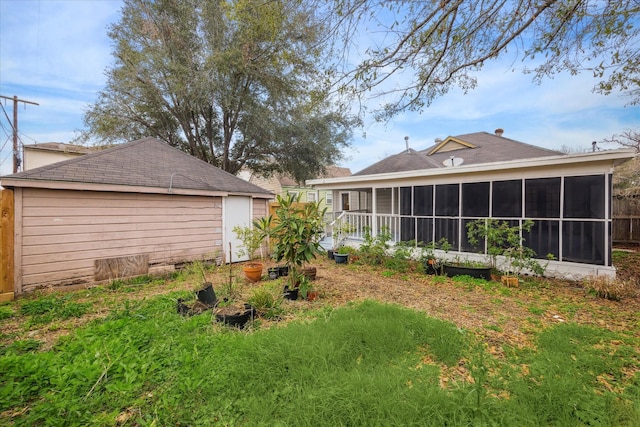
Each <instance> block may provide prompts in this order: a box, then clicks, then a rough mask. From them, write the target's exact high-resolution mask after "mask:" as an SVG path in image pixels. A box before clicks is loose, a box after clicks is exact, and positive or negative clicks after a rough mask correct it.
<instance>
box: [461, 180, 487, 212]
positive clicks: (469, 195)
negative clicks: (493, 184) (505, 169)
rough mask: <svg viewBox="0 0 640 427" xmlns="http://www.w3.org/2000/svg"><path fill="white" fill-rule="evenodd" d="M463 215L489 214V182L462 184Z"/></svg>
mask: <svg viewBox="0 0 640 427" xmlns="http://www.w3.org/2000/svg"><path fill="white" fill-rule="evenodd" d="M462 216H470V217H488V216H489V183H488V182H474V183H469V184H462Z"/></svg>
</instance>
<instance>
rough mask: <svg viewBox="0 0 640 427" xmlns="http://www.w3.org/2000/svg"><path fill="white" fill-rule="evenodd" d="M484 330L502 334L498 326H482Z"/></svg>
mask: <svg viewBox="0 0 640 427" xmlns="http://www.w3.org/2000/svg"><path fill="white" fill-rule="evenodd" d="M484 328H485V329H488V330H490V331H496V332H502V328H501V327H500V326H498V325H484Z"/></svg>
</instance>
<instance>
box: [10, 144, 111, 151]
mask: <svg viewBox="0 0 640 427" xmlns="http://www.w3.org/2000/svg"><path fill="white" fill-rule="evenodd" d="M22 147H23V148H24V149H25V150H38V151H55V152H62V153H76V154H87V153H91V152H92V151H96V150H99V149H100V148H101V147H85V146H82V145H74V144H65V143H63V142H42V143H40V144H25V145H23V146H22Z"/></svg>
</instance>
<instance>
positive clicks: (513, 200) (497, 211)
mask: <svg viewBox="0 0 640 427" xmlns="http://www.w3.org/2000/svg"><path fill="white" fill-rule="evenodd" d="M492 194H493V200H492V204H491V214H492V216H493V217H496V218H509V217H511V218H513V217H516V218H518V217H521V216H522V180H521V179H514V180H510V181H494V183H493V191H492Z"/></svg>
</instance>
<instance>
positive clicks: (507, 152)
mask: <svg viewBox="0 0 640 427" xmlns="http://www.w3.org/2000/svg"><path fill="white" fill-rule="evenodd" d="M561 154H562V153H561V152H559V151H554V150H549V149H546V148H541V147H536V146H534V145H529V144H525V143H523V142H519V141H515V140H513V139H509V138H505V137H503V136H501V134H491V133H488V132H476V133H469V134H464V135H459V136H450V137H448V138H446V139H445V140H443V141H440V142H438V143H436V144H435V145H433V146H431V147H429V148H427V149H425V150H420V151H416V150H413V149H408V150H404V151H403V152H401V153H398V154H395V155H392V156H389V157H387V158H385V159H382V160H381V161H379V162H377V163H374V164H373V165H371V166H368V167H366V168H365V169H363V170H361V171H359V172H357V173H354V175H358V176H359V175H377V174H383V173H390V172H405V171H412V170H423V169H434V168H445V167H446V166H445V164H444V162H445V161H448V160H451V157H454V158H458V159H462V164H464V165H473V164H482V163H493V162H501V161H510V160H521V159H530V158H538V157H545V156H558V155H561Z"/></svg>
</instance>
